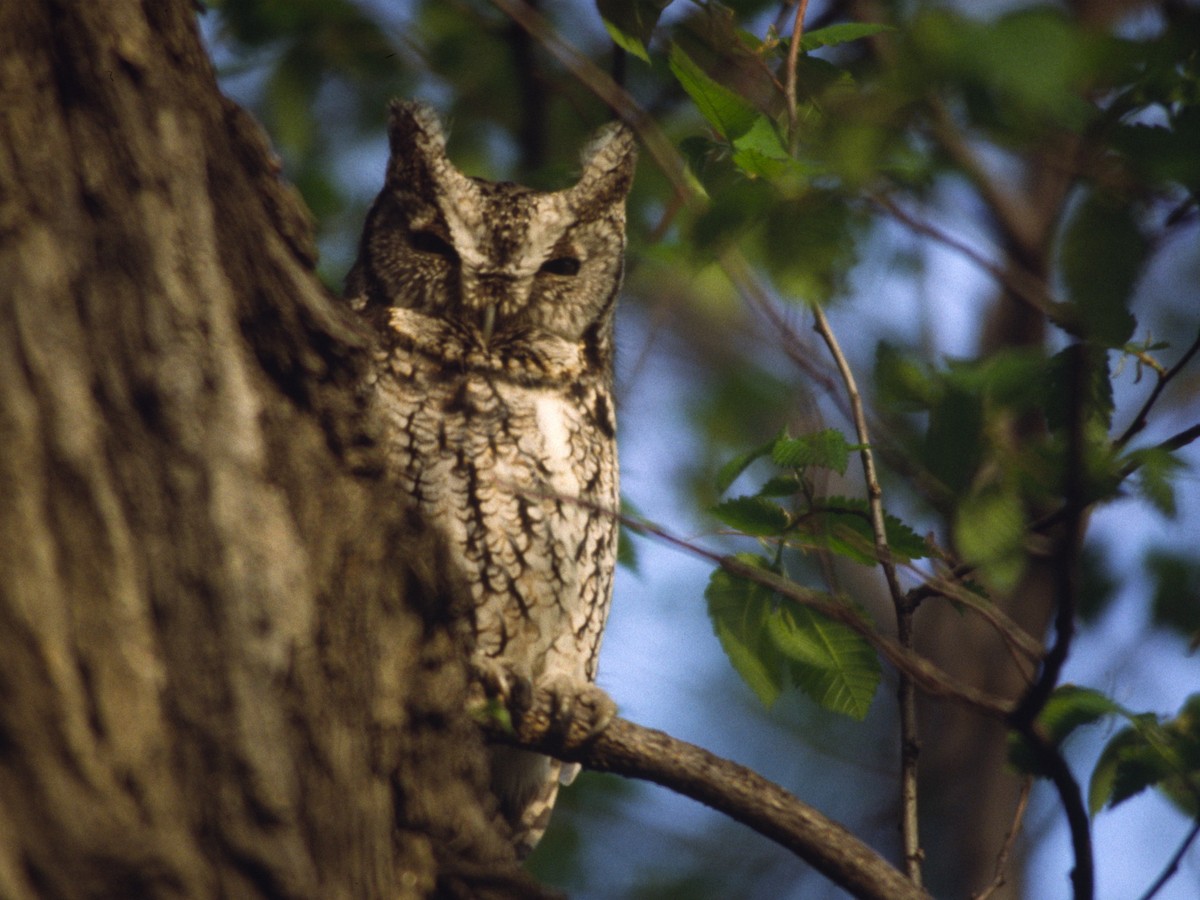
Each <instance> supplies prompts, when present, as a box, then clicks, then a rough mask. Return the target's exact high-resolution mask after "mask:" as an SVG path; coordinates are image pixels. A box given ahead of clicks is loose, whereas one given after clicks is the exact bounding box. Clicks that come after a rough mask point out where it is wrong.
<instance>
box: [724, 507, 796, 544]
mask: <svg viewBox="0 0 1200 900" xmlns="http://www.w3.org/2000/svg"><path fill="white" fill-rule="evenodd" d="M712 514H713V515H714V516H716V517H717V518H718V519H720V520H721V521H722V522H724V523H725V524H726V525H728V526H729V527H730V528H736V529H737V530H738V531H741V532H744V533H745V534H753V535H758V536H760V537H769V536H772V535H777V534H780V533H781V532H783V531H784V530H785V529H786V528H787V527H788V524H789V522H790V517H789V516H788V514H787V510H785V509H784V508H783V507H782V506H780V505H779V504H778V503H772V502H771V501H770V500H768V499H767V498H766V497H734V498H733V499H732V500H726V501H725V502H724V503H718V504H717V505H716V506H714V507H713V508H712Z"/></svg>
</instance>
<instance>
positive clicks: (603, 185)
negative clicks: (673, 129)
mask: <svg viewBox="0 0 1200 900" xmlns="http://www.w3.org/2000/svg"><path fill="white" fill-rule="evenodd" d="M582 155H583V174H582V175H580V177H579V182H578V184H576V185H575V187H573V188H572V189H571V193H572V194H573V195H574V196H575V198H576V200H577V201H578V202H579V203H580V204H581V205H587V206H595V207H601V206H611V205H613V204H616V203H622V202H624V200H625V197H626V195H628V193H629V189H630V188H631V187H632V186H633V171H634V167H635V166H636V164H637V143H636V142H635V141H634V139H633V132H632V131H630V130H629V128H628V127H627V126H626V125H624V124H622V123H621V122H610V123H609V124H607V125H605V126H604V127H603V128H601V129H600V130H599V131H597V132H596V134H595V136H594V137H593V138H592V139H591V140H590V141H589V142H588V144H587V146H586V147H584V148H583V154H582Z"/></svg>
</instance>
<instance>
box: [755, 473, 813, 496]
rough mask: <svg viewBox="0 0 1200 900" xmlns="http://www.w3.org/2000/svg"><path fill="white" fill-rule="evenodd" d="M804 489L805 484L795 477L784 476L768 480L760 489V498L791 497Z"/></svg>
mask: <svg viewBox="0 0 1200 900" xmlns="http://www.w3.org/2000/svg"><path fill="white" fill-rule="evenodd" d="M803 487H804V482H803V481H801V480H800V479H799V478H797V477H796V476H795V475H782V476H778V477H776V478H768V479H767V480H766V482H765V483H764V484H763V486H762V487H760V488H759V489H758V496H759V497H790V496H792V495H793V494H797V493H799V492H800V491H801V490H802V489H803Z"/></svg>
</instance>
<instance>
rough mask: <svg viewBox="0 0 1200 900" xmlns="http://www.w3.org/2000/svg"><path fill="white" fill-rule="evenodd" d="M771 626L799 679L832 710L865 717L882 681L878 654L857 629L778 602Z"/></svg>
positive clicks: (797, 681)
mask: <svg viewBox="0 0 1200 900" xmlns="http://www.w3.org/2000/svg"><path fill="white" fill-rule="evenodd" d="M767 631H768V633H769V634H770V636H771V640H772V641H773V642H774V644H775V646H776V647H777V648H778V649H779V651H780V652H781V653H782V654H783V656H784V657H785V658H786V659H787V660H788V662H789V663H790V666H789V670H790V672H791V676H792V679H793V680H794V681H795V682H796V685H797V686H798V687H799V688H800V689H801V690H803V691H804V692H805V693H806V694H808V695H809V696H810V697H811V698H812V699H813V700H815V701H816V702H817V703H818V704H820V705H821V706H822V707H824V708H825V709H828V710H832V711H833V712H837V713H842V714H843V715H847V716H850V717H851V718H854V719H862V718H863V717H864V716H866V714H867V710H868V709H870V707H871V700H872V699H873V698H874V696H875V690H876V688H877V687H878V686H879V679H880V667H879V658H878V656H877V655H876V653H875V651H874V650H873V649H872V648H871V645H870V644H868V643H867V641H866V640H865V639H864V638H863V637H862V636H861V635H859V634H858V633H856V632H855V631H853V630H852V629H850V628H847V627H846V626H845V625H843V624H841V623H840V622H834V621H832V620H831V619H828V618H826V617H825V616H822V615H820V614H819V613H816V612H813V611H812V610H810V609H807V608H805V607H802V606H797V605H794V604H786V605H782V606H780V608H779V609H778V610H776V611H775V612H774V613H773V614H771V615H770V616H769V617H768V618H767Z"/></svg>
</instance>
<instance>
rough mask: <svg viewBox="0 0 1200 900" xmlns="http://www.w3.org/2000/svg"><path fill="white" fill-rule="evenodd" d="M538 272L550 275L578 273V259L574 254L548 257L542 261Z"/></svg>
mask: <svg viewBox="0 0 1200 900" xmlns="http://www.w3.org/2000/svg"><path fill="white" fill-rule="evenodd" d="M538 271H539V272H547V273H549V274H551V275H578V274H579V260H578V259H576V258H575V257H574V256H559V257H557V258H555V259H548V260H546V261H545V262H544V263H542V267H541V268H540V269H538Z"/></svg>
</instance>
